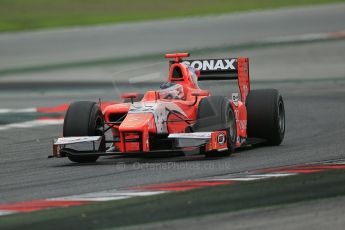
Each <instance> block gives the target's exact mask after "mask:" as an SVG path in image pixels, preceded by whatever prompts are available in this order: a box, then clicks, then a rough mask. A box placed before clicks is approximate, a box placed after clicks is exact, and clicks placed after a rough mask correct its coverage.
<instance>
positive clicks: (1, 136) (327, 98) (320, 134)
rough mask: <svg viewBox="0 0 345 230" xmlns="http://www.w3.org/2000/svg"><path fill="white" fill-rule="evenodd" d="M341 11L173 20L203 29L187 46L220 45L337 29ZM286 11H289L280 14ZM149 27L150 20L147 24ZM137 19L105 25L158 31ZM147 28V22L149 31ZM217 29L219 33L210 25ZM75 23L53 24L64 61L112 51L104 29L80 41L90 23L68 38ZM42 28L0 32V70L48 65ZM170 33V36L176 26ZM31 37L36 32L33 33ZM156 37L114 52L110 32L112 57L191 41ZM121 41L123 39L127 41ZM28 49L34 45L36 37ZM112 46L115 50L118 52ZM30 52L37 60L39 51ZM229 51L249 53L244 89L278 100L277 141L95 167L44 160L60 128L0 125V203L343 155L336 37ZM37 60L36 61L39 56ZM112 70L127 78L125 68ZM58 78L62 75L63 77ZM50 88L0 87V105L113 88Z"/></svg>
mask: <svg viewBox="0 0 345 230" xmlns="http://www.w3.org/2000/svg"><path fill="white" fill-rule="evenodd" d="M343 12H345V4H337V5H333V6H323V7H308V8H303V9H295V10H293V9H289V10H279V11H274V12H260V13H256V12H254V13H245V14H235V15H231V16H226V15H225V16H220V17H214V20H215V21H217V22H219V23H220V26H219V28H216V26H215V25H216V24H212V23H211V22H212V20H210V23H211V24H210V25H209V24H207V21H208V20H209V19H210V18H207V20H206V19H205V20H206V21H205V24H202V28H200V26H201V24H199V21H200V20H199V19H191V20H187V19H183V20H182V22H184V23H182V25H181V24H179V25H181V26H182V27H183V26H185V29H186V30H187V31H191V32H190V33H191V34H192V33H193V32H195V33H194V35H193V37H194V38H198V37H199V36H200V35H201V34H197V32H196V31H198V30H201V29H202V34H206V35H207V36H206V35H205V36H206V37H205V38H203V39H200V40H198V41H197V42H194V43H197V44H195V46H203V45H205V46H212V45H217V43H220V45H224V44H225V43H224V41H225V40H227V41H229V43H230V40H231V41H233V42H234V43H236V42H238V41H240V40H241V39H243V40H245V39H251V40H253V36H254V35H255V37H260V38H264V37H267V38H269V37H272V36H275V37H277V36H278V37H279V36H284V35H296V34H303V33H318V32H334V31H342V30H345V26H344V24H343V22H344V21H345V14H344V13H343ZM285 14H286V15H285ZM289 14H290V15H291V17H288V16H287V15H289ZM284 15H285V16H284ZM321 16H322V17H321ZM320 17H321V18H322V20H321V19H320ZM248 18H249V19H250V20H249V19H248ZM230 19H231V20H230ZM247 20H248V21H247ZM260 20H261V21H260ZM298 20H299V21H298ZM201 21H202V20H201ZM249 21H250V22H251V23H253V25H252V27H250V23H249ZM235 22H236V23H235ZM241 22H243V23H244V24H243V26H240V25H238V24H240V23H241ZM258 22H261V24H260V25H261V27H257V26H255V23H258ZM169 23H170V22H169V21H163V22H161V26H162V28H165V27H168V26H167V24H169ZM189 23H190V24H189ZM193 23H196V24H197V25H198V26H199V27H198V26H197V25H196V26H195V27H194V26H192V25H193ZM232 23H234V24H236V25H234V24H232ZM153 24H154V25H155V26H152V25H153ZM228 24H229V25H230V27H229V28H228V29H227V30H224V29H223V28H222V27H221V25H228ZM140 25H141V27H140V28H143V29H145V32H143V31H141V32H140V31H137V29H136V26H138V25H137V24H130V25H129V24H126V25H119V26H114V28H115V29H116V28H122V29H127V30H128V31H129V32H128V33H129V34H128V36H129V37H133V36H132V34H130V33H131V32H132V33H136V32H138V33H139V32H140V33H141V34H143V36H144V38H145V36H148V37H150V36H151V35H152V34H153V33H154V32H156V33H158V31H160V30H159V29H157V25H156V24H155V22H149V23H140ZM150 25H151V26H152V27H150ZM179 25H177V24H176V28H179ZM186 25H188V26H186ZM231 25H232V26H233V27H231ZM182 27H181V28H182ZM238 27H241V28H242V29H240V28H238ZM104 28H105V27H100V28H96V29H95V32H96V33H97V31H98V30H102V29H104ZM106 28H108V27H106ZM110 28H113V27H110ZM131 28H132V29H131ZM150 29H152V34H151V33H150V32H151V31H150ZM217 29H219V30H218V31H216V30H217ZM85 30H86V31H87V29H73V30H71V32H70V33H68V31H67V32H66V31H63V33H62V34H65V35H64V36H76V37H77V38H78V39H77V38H76V40H78V42H77V44H76V43H75V41H76V40H73V39H72V41H74V42H72V41H71V44H68V41H66V40H64V39H62V38H59V36H56V39H61V40H58V41H59V42H60V43H61V44H63V47H66V48H65V49H66V50H68V52H67V51H66V52H67V53H65V52H61V53H60V54H61V55H62V56H64V55H66V57H67V56H70V57H71V60H72V61H75V60H78V61H80V60H79V58H80V57H85V56H87V57H88V58H91V57H92V54H93V53H94V55H95V56H94V58H95V60H96V59H97V58H99V57H100V56H99V55H104V56H102V58H107V55H108V53H107V52H108V51H111V52H110V53H112V54H113V53H114V52H113V51H114V50H111V49H113V48H109V47H111V46H108V45H107V46H105V47H106V48H108V49H109V50H108V49H106V48H104V47H103V44H107V43H106V40H111V39H112V36H111V35H109V34H108V33H98V35H97V36H100V37H101V38H102V39H104V40H102V39H101V40H100V41H104V42H101V43H102V44H101V45H99V44H97V42H96V43H92V44H90V43H89V42H91V41H94V40H95V39H94V38H93V37H92V33H94V31H93V30H92V29H90V30H91V31H92V32H90V33H91V34H90V37H88V36H84V37H85V42H83V41H84V40H83V36H80V35H78V34H79V33H80V34H82V33H87V32H85ZM193 30H195V31H193ZM110 31H111V30H110ZM219 31H222V33H218V34H217V36H215V37H217V38H218V39H223V40H216V39H212V37H210V36H212V34H213V35H214V34H215V33H216V32H219ZM225 31H226V32H225ZM230 31H231V32H230ZM234 31H236V32H234ZM251 31H252V32H251ZM175 32H176V31H175ZM50 33H53V34H55V33H58V32H54V31H49V32H37V33H28V34H17V35H18V36H17V38H16V39H10V40H8V41H7V42H10V43H9V44H10V45H8V46H7V45H6V46H5V45H3V44H4V43H2V42H3V41H4V40H5V41H6V39H7V38H8V37H11V36H14V35H12V34H5V35H0V44H1V46H0V47H1V51H3V50H5V52H1V57H0V58H1V63H4V64H3V65H2V66H1V68H3V69H6V68H13V67H14V66H15V65H14V64H13V62H16V61H18V60H21V62H20V63H22V64H21V66H30V65H41V64H42V65H43V64H46V63H58V62H59V60H60V59H58V56H59V55H58V54H56V53H55V52H54V51H55V50H54V49H55V48H56V47H55V48H54V46H49V45H47V46H45V45H44V44H45V43H44V41H49V38H50V37H49V36H48V35H49V34H50ZM109 33H110V32H109ZM200 33H201V32H200ZM250 33H252V34H250ZM47 34H48V35H47ZM146 34H147V35H146ZM174 34H175V35H176V36H178V33H177V32H176V33H174ZM187 34H188V33H187ZM230 34H231V35H230ZM47 36H48V37H47ZM61 36H62V35H61ZM122 36H125V35H123V34H122V35H120V38H121V37H122ZM164 36H165V35H164ZM232 36H233V37H232ZM32 37H37V38H35V39H33V38H32ZM38 38H41V39H42V40H40V41H41V42H43V43H41V44H42V47H41V52H42V53H43V54H42V53H41V54H42V57H43V58H42V59H41V60H38V59H36V60H37V62H35V63H34V62H31V61H32V60H29V61H27V62H25V60H28V59H27V58H28V57H29V54H30V52H33V50H30V49H31V48H32V47H35V45H31V42H32V41H36V39H38ZM225 38H227V39H225ZM27 39H28V40H27ZM31 39H33V40H31ZM147 39H149V38H147ZM168 39H171V41H170V42H169V40H168ZM236 39H237V40H236ZM96 40H97V39H96ZM163 40H164V42H162V43H156V44H147V45H146V44H145V42H142V44H140V42H139V41H137V42H136V43H135V45H134V46H133V47H132V46H131V49H130V50H129V51H128V52H127V53H125V52H126V51H124V48H123V47H124V44H125V42H126V41H121V39H120V41H119V44H120V45H119V46H120V47H119V48H118V49H115V50H116V51H118V52H115V53H117V54H121V52H123V53H122V54H128V56H131V55H134V54H139V53H140V54H142V53H145V52H149V51H150V50H151V49H150V48H152V49H153V47H156V48H157V50H154V52H160V51H162V50H163V49H164V46H165V45H167V44H171V47H168V48H167V49H171V50H173V49H179V48H181V49H182V48H184V45H186V47H188V46H189V45H193V44H194V43H193V44H191V43H190V39H182V41H181V42H182V43H183V46H179V44H177V43H176V38H175V37H171V38H170V37H164V39H163ZM194 40H196V39H194ZM144 41H145V40H144ZM210 41H212V42H214V44H210V43H208V42H210ZM26 42H28V43H26ZM55 42H56V41H55ZM128 42H132V41H131V40H130V39H129V40H128ZM7 44H8V43H7ZM114 44H117V42H116V41H115V42H114ZM98 45H99V46H98ZM226 45H227V44H226ZM137 46H142V49H139V48H138V47H137ZM16 47H17V48H18V50H23V52H21V51H18V50H17V51H16V52H15V50H14V49H17V48H16ZM30 47H31V48H30ZM36 47H38V44H37V46H36ZM74 47H75V53H77V54H78V53H79V54H80V56H79V57H78V56H74V52H73V48H74ZM121 47H122V49H123V50H121ZM20 48H23V49H20ZM11 49H12V50H11ZM146 49H147V50H146ZM62 50H64V49H62ZM80 50H85V52H86V51H88V53H87V55H86V54H85V53H80V52H79V51H80ZM230 52H231V51H230ZM228 53H229V51H224V52H219V51H218V52H214V53H212V56H228ZM4 54H6V55H4ZM36 54H37V56H38V57H40V53H36ZM36 54H35V55H36ZM237 55H241V56H249V57H250V58H251V60H252V65H251V74H252V79H253V80H254V83H253V84H252V88H277V89H278V90H279V91H280V92H281V93H282V95H283V97H284V100H285V105H286V117H287V130H286V136H285V140H284V142H283V144H282V145H281V146H278V147H260V148H255V149H247V150H243V151H239V152H237V153H235V154H234V155H232V156H231V157H229V158H222V159H215V160H208V159H207V160H206V159H204V157H203V156H190V157H174V158H153V159H152V158H139V157H138V158H122V157H118V158H109V157H107V158H101V159H100V160H99V161H98V162H97V163H95V164H86V165H80V164H73V163H71V162H69V161H68V160H67V159H47V156H48V155H49V154H51V143H52V139H53V138H55V137H57V136H59V135H61V132H62V127H61V126H46V127H36V128H32V129H12V130H6V131H0V146H1V148H0V185H1V186H0V202H1V203H8V202H15V201H25V200H32V199H44V198H53V197H60V196H67V195H75V194H80V193H88V192H96V191H102V190H107V189H114V188H126V187H130V186H134V185H143V184H151V183H158V182H167V181H178V180H184V179H196V178H202V177H207V176H211V175H221V174H225V173H231V172H241V171H246V170H253V169H259V168H265V167H274V166H281V165H290V164H296V163H303V162H314V161H319V160H327V159H337V158H343V157H345V152H344V149H345V143H344V137H345V122H344V117H345V116H344V115H345V107H344V101H345V66H344V63H345V41H344V40H338V41H326V42H317V43H304V44H295V45H294V44H291V45H289V46H284V47H279V46H272V47H265V48H258V49H255V50H245V49H244V50H239V51H236V52H235V53H233V55H232V56H237ZM7 57H8V58H7ZM24 57H26V59H25V58H24ZM21 58H24V59H21ZM33 59H35V58H33ZM63 59H64V58H63ZM3 60H5V61H3ZM42 60H44V61H46V62H45V63H43V61H42ZM64 60H65V59H64ZM17 63H18V62H17ZM148 63H149V62H144V63H142V62H141V63H139V64H137V63H127V64H123V65H122V64H117V65H116V66H109V65H108V66H97V65H95V66H91V67H88V68H86V70H84V69H83V68H76V69H68V70H66V72H65V70H63V69H59V70H56V71H54V70H49V71H48V70H47V71H40V72H39V73H33V72H31V73H29V74H27V75H26V74H25V73H20V74H13V75H4V76H1V77H0V79H1V82H2V83H3V84H4V83H6V82H11V81H12V82H14V83H18V84H26V83H27V82H30V79H32V78H35V77H36V76H37V75H39V77H38V78H36V79H35V81H36V82H37V81H38V80H40V79H44V80H45V81H46V82H48V83H49V82H50V81H51V82H54V80H52V78H54V77H57V76H58V75H59V74H60V75H61V76H66V75H67V76H68V80H71V78H72V75H74V76H75V78H73V79H74V80H76V81H88V80H89V79H92V74H90V75H87V74H85V75H83V73H84V72H87V70H91V72H93V74H96V73H97V76H98V79H104V78H106V77H107V76H106V73H109V72H111V73H112V74H113V73H114V69H117V70H118V69H121V68H123V69H126V68H127V67H128V66H130V65H138V66H139V65H142V64H148ZM72 73H73V74H72ZM141 74H143V75H145V74H152V70H150V68H144V69H142V71H141ZM19 75H20V76H19ZM121 76H122V77H128V76H126V74H124V75H121ZM103 77H104V78H103ZM12 79H14V80H12ZM25 79H26V80H25ZM61 79H64V77H62V78H61ZM73 79H72V80H73ZM55 80H56V78H55ZM118 80H119V79H117V81H118ZM120 80H121V79H120ZM103 81H105V80H103ZM113 82H114V81H113V79H109V83H113ZM50 87H51V88H49V90H48V89H46V88H35V89H25V90H12V89H3V90H2V92H1V93H0V98H1V100H0V107H1V108H23V107H25V108H26V107H36V106H53V105H58V104H62V103H66V102H70V101H74V100H81V99H89V100H98V98H99V97H102V98H103V99H104V100H110V99H114V97H113V96H112V95H115V92H116V91H117V89H114V90H109V89H108V88H107V89H102V88H101V87H100V88H97V89H83V90H81V89H78V90H72V89H71V88H65V89H64V88H56V89H55V88H53V87H52V86H50ZM152 87H157V85H152ZM208 87H210V89H211V90H212V91H213V92H214V94H225V95H229V94H230V92H231V90H230V88H228V87H227V85H226V84H221V86H219V85H215V84H209V85H208ZM139 90H145V88H144V87H142V88H140V89H139ZM112 93H114V94H112ZM8 116H13V117H15V116H19V115H18V114H9V115H8Z"/></svg>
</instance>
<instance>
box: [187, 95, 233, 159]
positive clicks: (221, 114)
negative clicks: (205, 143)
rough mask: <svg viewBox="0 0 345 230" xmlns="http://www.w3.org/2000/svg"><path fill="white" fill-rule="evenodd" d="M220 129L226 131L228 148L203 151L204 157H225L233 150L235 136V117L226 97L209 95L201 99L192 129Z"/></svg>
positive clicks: (204, 130) (202, 130) (197, 130)
mask: <svg viewBox="0 0 345 230" xmlns="http://www.w3.org/2000/svg"><path fill="white" fill-rule="evenodd" d="M220 130H226V131H227V133H228V135H227V143H228V150H227V151H221V152H218V151H211V152H205V156H206V157H225V156H229V155H230V154H231V153H233V152H234V151H235V146H236V137H237V134H236V119H235V113H234V111H233V108H232V106H231V104H230V102H229V100H228V99H227V98H226V97H222V96H209V97H205V98H203V99H201V101H200V103H199V106H198V111H197V121H196V123H195V124H194V126H193V131H194V132H207V131H208V132H210V131H220Z"/></svg>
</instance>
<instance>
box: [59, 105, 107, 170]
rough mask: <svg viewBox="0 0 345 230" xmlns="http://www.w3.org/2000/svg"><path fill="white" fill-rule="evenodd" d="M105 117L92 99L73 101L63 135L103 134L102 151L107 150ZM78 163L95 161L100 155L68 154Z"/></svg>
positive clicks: (66, 118)
mask: <svg viewBox="0 0 345 230" xmlns="http://www.w3.org/2000/svg"><path fill="white" fill-rule="evenodd" d="M103 127H104V118H103V114H102V111H101V109H100V107H99V106H98V104H96V103H95V102H91V101H78V102H74V103H72V104H71V105H70V106H69V108H68V110H67V113H66V115H65V119H64V126H63V136H64V137H73V136H103V138H102V141H101V145H100V149H99V150H100V151H102V150H105V141H104V129H103ZM68 158H69V159H70V160H71V161H73V162H77V163H90V162H95V161H96V160H97V159H98V156H68Z"/></svg>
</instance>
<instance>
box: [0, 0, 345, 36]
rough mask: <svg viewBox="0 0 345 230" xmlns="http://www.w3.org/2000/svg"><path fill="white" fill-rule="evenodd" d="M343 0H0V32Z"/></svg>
mask: <svg viewBox="0 0 345 230" xmlns="http://www.w3.org/2000/svg"><path fill="white" fill-rule="evenodd" d="M332 2H344V0H260V1H259V0H241V1H237V0H212V1H211V0H174V1H167V0H0V31H18V30H29V29H39V28H52V27H61V26H76V25H91V24H104V23H118V22H129V21H139V20H150V19H161V18H171V17H185V16H195V15H206V14H220V13H229V12H237V11H246V10H261V9H269V8H279V7H286V6H301V5H312V4H322V3H332Z"/></svg>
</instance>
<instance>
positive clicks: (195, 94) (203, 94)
mask: <svg viewBox="0 0 345 230" xmlns="http://www.w3.org/2000/svg"><path fill="white" fill-rule="evenodd" d="M208 95H210V92H209V91H206V90H199V91H195V92H193V93H192V96H195V97H200V96H208Z"/></svg>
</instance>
